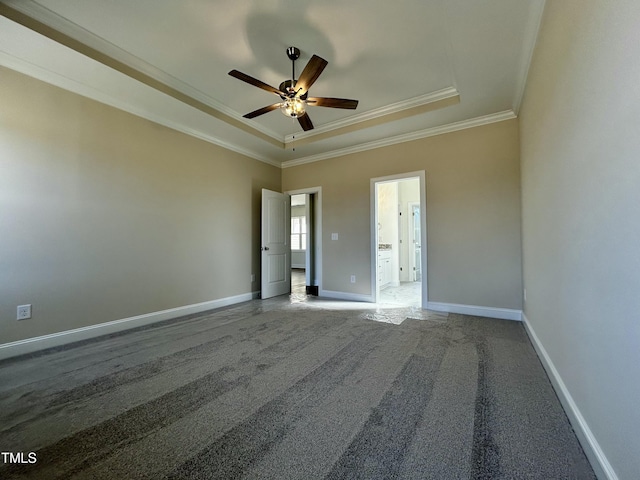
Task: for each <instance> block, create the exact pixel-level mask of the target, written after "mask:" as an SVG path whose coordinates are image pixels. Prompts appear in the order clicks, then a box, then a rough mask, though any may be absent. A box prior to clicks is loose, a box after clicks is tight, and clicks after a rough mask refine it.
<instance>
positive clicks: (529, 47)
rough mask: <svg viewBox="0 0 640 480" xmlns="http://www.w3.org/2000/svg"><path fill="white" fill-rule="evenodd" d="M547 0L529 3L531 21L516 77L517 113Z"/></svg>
mask: <svg viewBox="0 0 640 480" xmlns="http://www.w3.org/2000/svg"><path fill="white" fill-rule="evenodd" d="M544 6H545V0H540V1H538V2H531V3H530V4H529V16H528V18H529V21H528V22H527V26H526V27H525V32H524V42H523V44H522V50H521V55H520V58H521V61H520V67H519V69H518V76H517V79H516V91H515V94H514V97H513V102H512V103H513V111H514V113H515V114H516V115H518V113H519V112H520V105H521V104H522V99H523V97H524V91H525V87H526V85H527V78H528V76H529V67H530V66H531V60H532V59H533V52H534V51H535V48H536V43H537V41H538V34H539V33H540V25H541V24H542V14H543V13H544Z"/></svg>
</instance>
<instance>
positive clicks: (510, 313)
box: [427, 302, 522, 321]
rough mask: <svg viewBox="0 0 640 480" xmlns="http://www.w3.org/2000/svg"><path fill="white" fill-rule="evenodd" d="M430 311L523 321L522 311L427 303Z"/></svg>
mask: <svg viewBox="0 0 640 480" xmlns="http://www.w3.org/2000/svg"><path fill="white" fill-rule="evenodd" d="M427 309H428V310H435V311H436V312H448V313H460V314H462V315H474V316H476V317H489V318H500V319H502V320H517V321H520V320H522V310H514V309H511V308H497V307H481V306H478V305H461V304H458V303H441V302H429V303H427Z"/></svg>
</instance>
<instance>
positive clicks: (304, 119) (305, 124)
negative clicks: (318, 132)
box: [298, 113, 313, 132]
mask: <svg viewBox="0 0 640 480" xmlns="http://www.w3.org/2000/svg"><path fill="white" fill-rule="evenodd" d="M298 123H299V124H300V126H301V127H302V129H303V130H304V131H305V132H306V131H307V130H313V123H311V119H310V118H309V114H308V113H305V114H304V115H302V116H301V117H298Z"/></svg>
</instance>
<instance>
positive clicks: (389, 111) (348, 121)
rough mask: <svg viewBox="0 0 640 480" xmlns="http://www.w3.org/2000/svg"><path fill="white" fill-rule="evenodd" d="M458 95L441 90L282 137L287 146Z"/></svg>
mask: <svg viewBox="0 0 640 480" xmlns="http://www.w3.org/2000/svg"><path fill="white" fill-rule="evenodd" d="M458 95H459V93H458V91H457V90H456V89H455V88H454V87H447V88H443V89H442V90H438V91H435V92H430V93H426V94H424V95H419V96H417V97H413V98H409V99H407V100H402V101H400V102H396V103H392V104H389V105H385V106H384V107H380V108H375V109H373V110H369V111H368V112H364V113H359V114H356V115H351V116H350V117H347V118H343V119H340V120H336V121H335V122H331V123H327V124H325V125H322V126H320V127H316V128H314V129H313V130H309V131H307V132H298V133H292V134H289V135H286V136H285V137H284V143H285V145H289V144H292V143H295V142H298V141H300V140H301V139H305V138H312V137H315V136H318V135H322V134H324V133H327V132H331V131H334V130H340V129H341V128H345V127H350V126H351V125H355V124H358V123H361V122H368V121H370V120H375V119H376V118H380V117H384V116H387V115H393V114H395V113H398V112H402V111H403V110H408V109H410V108H417V107H421V106H423V105H428V104H430V103H434V102H439V101H441V100H446V99H447V98H452V97H456V96H458Z"/></svg>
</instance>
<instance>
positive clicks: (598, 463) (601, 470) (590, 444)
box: [522, 312, 618, 480]
mask: <svg viewBox="0 0 640 480" xmlns="http://www.w3.org/2000/svg"><path fill="white" fill-rule="evenodd" d="M522 321H523V323H524V328H525V331H526V332H527V335H529V338H530V339H531V343H532V344H533V347H534V348H535V350H536V352H537V353H538V357H539V358H540V361H541V362H542V365H543V366H544V369H545V370H546V372H547V375H548V377H549V380H550V381H551V384H552V385H553V389H554V390H555V391H556V395H557V396H558V398H559V399H560V403H562V406H563V407H564V411H565V413H566V414H567V417H569V421H570V422H571V426H572V427H573V430H574V431H575V432H576V436H577V437H578V440H579V441H580V444H581V445H582V449H583V450H584V453H585V455H586V456H587V458H588V459H589V462H591V467H592V468H593V470H594V472H595V474H596V476H597V477H598V478H599V479H602V480H605V479H606V480H618V476H617V475H616V472H615V471H614V470H613V467H612V466H611V464H610V463H609V460H607V457H606V456H605V454H604V452H603V451H602V449H601V448H600V444H599V443H598V441H597V440H596V437H595V436H594V435H593V432H592V431H591V429H590V428H589V425H588V424H587V421H586V420H585V419H584V417H583V416H582V413H580V409H578V406H577V405H576V402H574V400H573V397H572V396H571V394H570V393H569V390H568V389H567V386H566V385H565V384H564V381H563V380H562V377H561V376H560V373H558V370H556V367H555V365H554V364H553V361H551V357H549V354H548V353H547V351H546V350H545V348H544V346H543V345H542V343H541V342H540V339H539V338H538V336H537V335H536V332H535V331H534V330H533V327H532V326H531V323H530V322H529V319H528V318H527V316H526V315H525V313H524V312H522Z"/></svg>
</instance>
